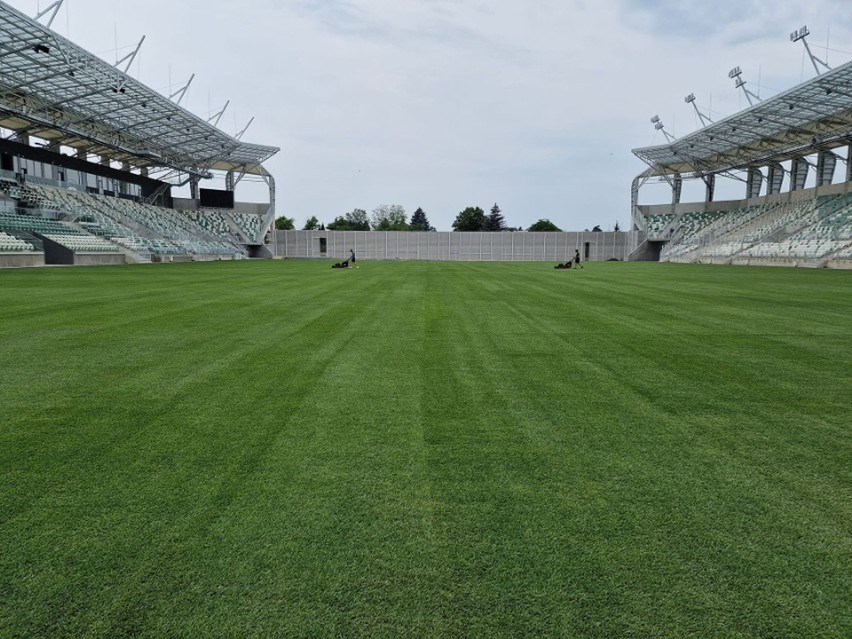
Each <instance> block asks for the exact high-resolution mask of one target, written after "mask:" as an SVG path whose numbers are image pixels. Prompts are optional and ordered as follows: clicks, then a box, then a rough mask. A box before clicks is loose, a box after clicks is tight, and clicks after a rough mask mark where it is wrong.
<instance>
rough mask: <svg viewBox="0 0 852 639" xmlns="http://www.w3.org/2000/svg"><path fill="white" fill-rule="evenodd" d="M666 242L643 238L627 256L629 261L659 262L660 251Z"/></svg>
mask: <svg viewBox="0 0 852 639" xmlns="http://www.w3.org/2000/svg"><path fill="white" fill-rule="evenodd" d="M665 245H666V242H660V241H656V240H645V241H644V242H642V243H641V244H640V245H639V246H637V247H636V248H635V249H634V250H633V252H632V253H630V256H629V257H628V258H627V259H628V260H630V261H631V262H659V261H660V253H661V252H662V250H663V247H664V246H665Z"/></svg>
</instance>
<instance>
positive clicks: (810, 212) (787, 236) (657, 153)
mask: <svg viewBox="0 0 852 639" xmlns="http://www.w3.org/2000/svg"><path fill="white" fill-rule="evenodd" d="M807 33H808V31H807V27H803V28H802V29H801V30H800V31H797V32H794V33H793V34H792V35H791V40H801V39H804V37H805V36H806V35H807ZM808 54H810V49H808ZM811 57H812V61H813V62H814V69H815V71H816V73H817V75H816V76H815V77H813V78H811V79H810V80H807V81H805V82H803V83H802V84H800V85H798V86H796V87H794V88H792V89H790V90H788V91H785V92H783V93H780V94H778V95H776V96H774V97H772V98H770V99H767V100H764V101H760V100H759V98H757V96H755V95H754V94H753V93H751V92H750V91H748V90H747V89H746V88H745V84H746V83H745V82H744V81H743V80H742V78H741V71H740V69H739V67H737V68H735V69H733V70H731V72H730V74H729V75H730V77H731V78H732V79H733V80H734V81H735V83H736V86H737V88H740V89H742V90H743V92H744V93H745V94H746V97H747V98H748V101H749V104H750V106H749V107H748V108H747V109H745V110H743V111H741V112H739V113H736V114H734V115H732V116H729V117H727V118H725V119H723V120H720V121H718V122H715V123H714V122H710V121H709V118H707V117H706V116H705V115H704V114H703V113H702V112H701V111H700V110H699V109H698V107H697V106H696V105H695V104H694V101H695V98H694V96H693V95H689V96H687V98H686V101H687V102H688V103H692V104H693V106H694V107H695V110H696V111H697V113H698V115H699V116H700V119H701V121H702V123H703V124H704V125H705V126H704V127H703V128H701V129H700V130H698V131H695V132H693V133H691V134H689V135H687V136H685V137H683V138H680V139H674V138H672V137H671V136H669V135H668V134H667V135H666V138H667V143H666V144H662V145H658V146H652V147H644V148H638V149H634V151H633V153H634V154H635V155H636V156H637V157H639V158H640V159H641V160H643V161H644V162H645V163H646V164H647V165H648V168H647V169H646V170H645V171H644V172H642V173H641V174H640V175H639V176H637V177H636V179H635V180H634V181H633V184H632V189H631V208H632V220H633V228H634V229H635V230H637V231H639V232H640V233H641V235H640V238H639V239H640V243H639V246H637V248H636V249H635V250H634V251H633V252H632V253H631V258H632V259H645V260H657V259H659V260H664V261H672V262H702V263H722V264H764V265H788V266H813V267H837V268H850V267H852V193H850V185H852V62H848V63H846V64H843V65H841V66H839V67H836V68H834V69H831V68H829V67H828V65H827V64H825V63H824V62H822V61H821V60H819V59H818V58H815V56H811ZM817 62H819V64H817ZM652 122H654V123H655V124H656V128H657V129H663V125H662V123H661V122H660V121H659V118H657V117H656V116H655V117H654V118H653V119H652ZM664 133H665V132H664ZM720 177H722V178H733V179H736V180H739V181H740V182H742V184H743V187H744V193H743V198H742V199H741V200H736V201H725V202H716V201H715V199H714V195H715V187H716V181H717V178H720ZM689 179H693V180H701V181H702V182H703V183H704V186H705V198H704V199H703V200H702V201H700V202H692V203H683V202H681V193H682V187H683V181H684V180H689ZM649 181H662V182H666V183H668V184H669V185H670V186H671V192H672V199H671V202H670V203H669V204H664V205H641V204H639V195H640V189H641V187H642V186H643V185H645V184H646V183H648V182H649Z"/></svg>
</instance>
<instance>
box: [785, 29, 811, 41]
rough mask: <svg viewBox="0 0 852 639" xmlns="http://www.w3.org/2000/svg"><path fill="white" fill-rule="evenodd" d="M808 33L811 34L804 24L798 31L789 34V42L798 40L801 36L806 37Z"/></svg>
mask: <svg viewBox="0 0 852 639" xmlns="http://www.w3.org/2000/svg"><path fill="white" fill-rule="evenodd" d="M809 35H811V32H810V30H809V29H808V28H807V27H806V26H804V27H802V28H801V29H799V30H798V31H793V33H791V34H790V42H798V41H799V40H802V39H803V38H807V37H808V36H809Z"/></svg>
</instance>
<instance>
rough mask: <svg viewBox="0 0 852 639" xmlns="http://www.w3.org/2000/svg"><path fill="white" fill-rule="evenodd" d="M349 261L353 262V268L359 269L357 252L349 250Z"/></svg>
mask: <svg viewBox="0 0 852 639" xmlns="http://www.w3.org/2000/svg"><path fill="white" fill-rule="evenodd" d="M349 261H350V262H352V267H353V268H358V265H357V264H356V263H355V251H353V250H352V249H349Z"/></svg>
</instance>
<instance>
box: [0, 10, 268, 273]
mask: <svg viewBox="0 0 852 639" xmlns="http://www.w3.org/2000/svg"><path fill="white" fill-rule="evenodd" d="M61 4H62V2H61V0H60V1H59V2H55V3H53V4H52V5H50V6H49V7H48V8H47V9H45V10H44V11H41V12H40V13H39V15H38V16H36V17H28V16H26V15H24V14H22V13H21V12H20V11H18V10H16V9H14V8H13V7H11V6H9V5H8V4H6V3H4V2H0V32H2V34H3V38H2V40H0V134H2V135H0V266H35V265H41V264H114V263H125V262H160V261H189V260H219V259H241V258H246V257H258V256H259V257H271V256H272V253H271V251H270V249H269V248H268V247H267V245H266V242H265V240H266V238H267V235H268V232H269V230H270V228H271V227H272V224H273V221H274V219H275V181H274V179H273V177H272V175H270V174H269V172H268V171H266V169H265V168H264V166H263V163H264V162H265V161H266V160H268V159H269V158H271V157H272V156H273V155H275V154H276V153H277V152H278V151H279V149H278V148H276V147H273V146H266V145H259V144H248V143H245V142H242V141H241V139H240V138H241V137H242V135H241V134H238V135H236V136H231V135H228V134H227V133H224V132H223V131H221V130H220V129H219V128H217V126H216V125H217V123H218V119H216V122H212V120H213V119H214V118H211V120H210V121H207V120H204V119H202V118H200V117H198V116H196V115H194V114H192V113H191V112H189V111H188V110H187V109H185V108H183V107H181V105H180V101H181V98H182V97H183V95H184V94H185V93H186V88H188V84H187V86H186V87H184V88H183V90H182V91H178V92H176V93H175V94H173V95H172V96H169V97H166V96H163V95H161V94H160V93H158V92H157V91H155V90H153V89H151V88H149V87H147V86H145V85H144V84H142V83H140V82H139V81H137V80H135V79H134V78H132V77H131V76H129V75H128V70H129V68H130V65H131V63H132V62H133V58H134V57H135V55H136V54H137V53H138V51H139V47H137V48H136V49H135V51H134V52H132V53H131V54H128V56H126V57H125V58H124V59H122V60H120V61H119V62H117V63H116V64H115V65H113V64H109V63H108V62H105V61H104V60H102V59H101V58H99V57H98V56H96V55H94V54H92V53H89V52H87V51H86V50H84V49H82V48H81V47H79V46H77V45H76V44H74V43H73V42H70V41H69V40H67V39H66V38H64V37H62V36H60V35H59V34H57V33H56V32H54V31H53V30H52V29H51V28H50V25H51V23H52V21H53V18H54V17H55V16H56V12H57V11H58V9H59V6H60V5H61ZM143 40H144V38H143ZM139 44H140V46H141V44H142V43H141V42H140V43H139ZM190 81H191V80H190ZM219 115H220V116H221V114H219ZM214 117H215V116H214ZM243 132H244V131H243ZM213 178H219V179H222V178H224V184H225V188H224V189H213V188H201V184H206V183H205V182H204V181H205V180H210V179H213ZM244 178H249V179H252V180H261V181H263V182H265V183H266V185H267V186H268V189H269V202H268V203H261V204H256V203H241V202H237V201H235V197H234V191H235V188H236V186H237V185H238V184H239V182H240V181H241V180H243V179H244ZM187 185H188V187H189V195H190V197H189V198H178V197H173V196H172V188H173V187H183V186H187Z"/></svg>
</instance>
